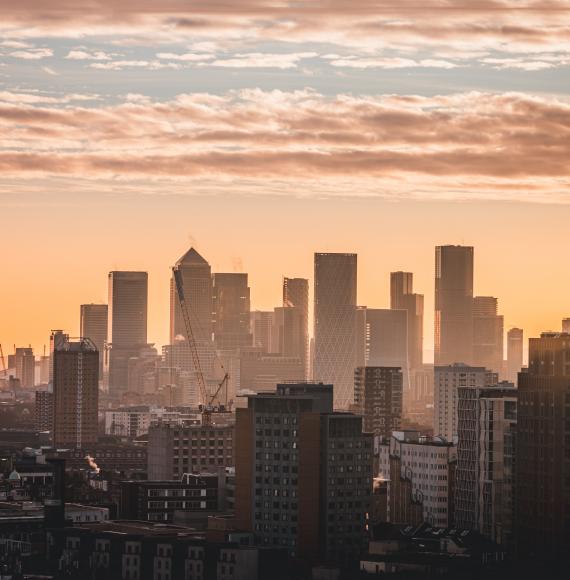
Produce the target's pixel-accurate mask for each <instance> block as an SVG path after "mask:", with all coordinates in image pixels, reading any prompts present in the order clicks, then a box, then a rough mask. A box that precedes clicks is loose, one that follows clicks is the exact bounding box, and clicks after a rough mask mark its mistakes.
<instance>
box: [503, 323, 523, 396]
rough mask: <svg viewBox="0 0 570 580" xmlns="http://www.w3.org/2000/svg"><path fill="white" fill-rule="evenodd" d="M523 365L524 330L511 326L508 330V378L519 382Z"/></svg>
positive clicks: (512, 381) (513, 381)
mask: <svg viewBox="0 0 570 580" xmlns="http://www.w3.org/2000/svg"><path fill="white" fill-rule="evenodd" d="M522 366H523V330H522V328H511V329H510V330H509V332H507V380H508V381H510V382H511V383H514V384H515V385H516V384H517V381H518V374H519V373H520V372H521V369H522Z"/></svg>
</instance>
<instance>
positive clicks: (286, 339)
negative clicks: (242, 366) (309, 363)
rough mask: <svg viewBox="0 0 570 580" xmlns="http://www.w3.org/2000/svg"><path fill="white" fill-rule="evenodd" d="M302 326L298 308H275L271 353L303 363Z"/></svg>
mask: <svg viewBox="0 0 570 580" xmlns="http://www.w3.org/2000/svg"><path fill="white" fill-rule="evenodd" d="M303 325H304V322H303V315H302V312H301V310H300V309H299V308H295V307H291V306H280V307H277V308H275V309H274V311H273V329H272V332H271V338H272V349H271V352H275V353H279V354H282V355H283V356H294V357H297V358H298V359H300V360H301V362H303V363H304V361H305V358H306V355H305V352H306V347H307V342H306V340H305V336H304V332H303ZM303 368H304V364H303ZM303 375H304V371H303Z"/></svg>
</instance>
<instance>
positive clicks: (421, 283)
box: [0, 246, 567, 363]
mask: <svg viewBox="0 0 570 580" xmlns="http://www.w3.org/2000/svg"><path fill="white" fill-rule="evenodd" d="M189 249H190V246H188V247H187V248H186V250H185V251H188V250H189ZM477 250H478V248H477V247H475V258H474V261H475V267H474V272H475V273H474V288H475V292H474V293H475V294H483V293H484V292H486V293H488V294H494V295H497V297H498V298H499V301H500V305H501V313H505V328H504V331H505V340H506V333H507V331H508V330H509V329H510V328H513V327H522V328H523V329H524V331H525V336H527V337H531V336H539V334H540V333H541V332H543V331H548V330H552V331H556V330H560V328H561V323H562V319H563V318H565V317H566V316H565V315H566V313H567V311H565V310H564V309H563V308H564V303H561V309H560V311H557V310H556V309H555V308H554V307H553V305H552V304H548V305H544V307H547V306H548V307H549V310H548V312H549V315H550V316H549V317H547V316H545V315H544V314H543V313H541V315H540V316H539V315H538V313H537V312H533V314H534V316H535V317H536V322H535V321H534V317H531V316H530V314H531V313H529V312H526V311H525V310H524V309H521V310H520V312H521V314H520V315H519V316H517V314H516V313H514V315H513V310H514V309H513V308H512V307H511V308H510V306H512V305H511V304H509V300H508V299H505V298H504V297H503V295H501V294H500V292H499V291H498V289H500V288H501V282H502V281H501V279H499V278H497V279H496V280H490V281H488V282H486V283H485V285H483V284H481V283H480V280H479V279H478V275H477V273H478V272H479V271H480V270H481V269H483V271H485V270H487V269H488V267H485V266H488V265H485V264H483V263H482V257H481V256H480V255H479V254H478V251H477ZM206 252H207V249H206ZM340 252H341V253H342V250H340ZM202 253H204V251H202ZM305 253H306V254H308V256H303V257H304V262H306V258H307V257H308V259H309V260H311V258H312V256H313V254H312V253H311V252H305ZM367 253H368V252H363V254H364V255H366V254H367ZM407 253H408V255H410V254H412V255H413V254H414V248H409V249H408V252H407ZM431 253H432V262H433V248H431ZM357 254H358V253H357ZM421 254H422V255H425V251H422V252H421ZM358 255H359V258H360V256H361V255H362V254H358ZM157 257H158V256H157ZM253 257H254V258H255V256H253ZM220 258H221V259H219V260H211V259H210V258H209V256H208V255H207V253H206V255H205V259H207V260H208V261H209V262H211V264H212V272H215V271H220V272H225V271H227V272H233V271H239V272H244V273H248V274H249V277H250V280H252V281H251V282H250V286H251V288H252V289H251V295H252V300H251V311H252V312H253V311H254V310H264V309H268V308H269V309H272V308H274V307H276V306H279V305H280V304H281V301H282V296H281V294H282V281H283V278H284V277H287V275H289V276H290V275H294V276H298V277H306V278H307V279H309V310H310V317H309V318H310V320H309V333H310V336H313V321H312V314H313V300H314V288H313V278H314V276H313V275H312V273H307V271H306V269H303V271H302V272H301V271H300V270H293V272H292V271H291V268H295V266H290V267H289V268H288V271H287V273H285V272H284V273H283V275H281V276H277V277H276V278H275V279H271V280H268V279H267V276H265V277H264V279H262V280H261V283H260V284H256V281H255V280H253V279H252V276H251V272H247V268H246V265H245V264H244V262H243V259H242V258H241V257H233V258H231V257H228V256H226V257H225V259H224V257H223V256H220ZM360 259H362V258H360ZM488 259H489V260H493V255H490V256H488ZM174 261H175V260H174V259H172V260H170V263H174ZM311 261H312V260H311ZM131 263H132V264H133V265H134V264H135V262H134V261H133V262H131ZM167 263H168V260H167ZM220 263H222V264H225V265H227V268H223V267H222V268H221V269H220V270H217V269H216V266H217V264H220ZM390 263H393V264H397V263H398V261H397V256H392V262H390ZM409 263H410V262H407V263H406V266H407V265H408V264H409ZM139 264H142V260H141V262H139ZM311 266H312V264H311ZM431 268H432V272H431V276H432V279H431V283H430V268H429V266H428V267H426V265H425V264H422V265H420V267H419V269H417V270H415V269H414V268H407V267H406V268H405V269H406V270H409V271H411V272H412V273H413V274H414V278H415V288H416V290H417V291H419V292H420V293H423V294H425V296H426V304H425V307H424V357H425V359H426V360H425V362H428V363H429V362H432V361H433V340H434V308H433V306H434V278H433V276H434V270H433V265H431ZM165 269H166V274H162V273H159V274H158V276H159V277H158V278H157V279H153V278H155V276H156V275H157V274H155V276H153V274H152V272H153V271H152V270H151V269H147V270H145V269H144V268H142V267H141V268H140V271H146V272H148V273H149V304H148V321H149V331H148V334H149V342H150V343H155V344H156V345H164V344H169V333H170V327H169V308H170V302H169V301H170V294H169V287H168V285H169V275H170V274H171V272H169V270H170V267H169V266H168V265H166V266H165ZM312 269H313V268H312V267H311V270H312ZM398 269H404V268H397V267H396V266H395V267H394V268H393V269H392V270H391V271H397V270H398ZM116 270H117V269H116ZM119 271H120V269H119ZM125 271H132V270H125ZM161 271H164V269H163V268H161ZM391 271H386V272H383V271H378V269H377V268H374V267H373V266H372V265H371V266H370V267H369V268H368V269H366V268H365V267H361V269H360V272H359V275H358V287H359V293H358V300H357V302H358V305H362V306H367V307H368V308H389V306H390V273H391ZM155 272H156V270H155ZM108 273H109V272H106V273H104V275H103V278H104V280H103V285H104V286H106V284H105V280H106V278H107V275H108ZM163 275H164V278H165V279H164V280H163V279H162V276H163ZM426 280H427V284H426ZM99 282H100V281H99ZM99 286H101V284H99ZM362 286H364V287H365V291H362V290H361V287H362ZM80 288H81V285H80V284H78V285H77V288H75V287H70V288H69V290H68V291H74V292H76V293H79V292H80ZM258 289H261V290H262V291H263V295H262V296H264V298H261V299H260V298H259V296H260V294H258V292H257V290H258ZM483 289H484V291H483ZM106 290H107V289H106V288H105V294H106ZM153 290H154V292H153ZM521 290H522V291H523V292H524V289H521ZM526 291H528V289H526ZM153 294H154V300H153V296H152V295H153ZM163 294H164V295H163ZM274 294H276V296H275V298H274V300H275V301H274V303H273V304H272V303H271V300H272V298H273V296H274ZM362 295H364V296H369V297H370V298H369V300H368V301H367V300H366V299H362ZM68 296H69V294H68ZM256 298H257V300H256ZM77 299H78V303H77V304H72V303H71V302H68V301H66V306H65V308H63V309H62V312H63V313H64V314H63V316H60V317H59V318H58V320H59V321H61V320H62V318H67V320H68V321H69V322H68V324H67V325H63V324H52V325H51V326H50V328H48V329H47V330H45V331H44V330H43V329H42V327H41V326H40V325H39V322H37V317H36V316H35V315H34V314H35V313H29V314H30V316H32V318H33V320H34V321H36V324H35V325H32V328H34V330H33V331H30V330H29V328H30V326H28V328H27V329H22V330H21V331H19V332H18V330H19V326H18V325H15V326H14V328H16V330H17V332H16V333H14V334H13V336H14V335H15V336H16V337H18V336H20V337H22V338H20V339H19V341H18V340H11V339H10V336H9V335H8V333H6V331H5V330H4V328H5V327H2V328H0V340H1V341H2V342H0V344H3V348H4V351H5V354H8V353H9V352H11V349H12V348H13V347H12V345H13V344H16V346H18V347H20V346H23V345H28V344H31V345H32V348H34V352H35V353H36V354H38V353H40V352H41V351H42V348H43V345H44V344H47V343H49V333H50V332H51V330H53V328H60V327H62V328H63V329H64V330H65V332H68V333H70V334H71V335H73V336H79V335H80V332H79V326H80V317H79V315H78V312H79V306H80V304H83V303H86V302H92V303H95V304H105V303H107V300H106V297H103V298H99V296H98V295H97V294H95V293H94V292H93V291H92V289H88V290H87V291H86V294H84V295H83V294H82V295H79V294H78V297H77ZM261 300H265V302H263V303H262V302H261ZM518 302H519V304H520V296H518ZM509 313H510V314H509ZM10 314H12V315H13V313H11V312H7V313H6V314H5V316H4V319H5V320H10ZM548 318H549V319H550V320H551V326H550V327H546V328H545V325H544V322H543V320H545V319H548ZM54 320H55V318H54ZM524 320H526V321H527V322H526V324H524V323H521V321H524ZM533 329H534V330H533ZM44 335H47V339H43V338H42V337H43V336H44ZM34 336H35V337H36V338H35V340H32V338H33V337H34ZM30 337H32V338H30ZM505 345H506V343H505ZM524 350H525V360H526V351H527V345H526V344H525V345H524ZM505 353H506V350H505Z"/></svg>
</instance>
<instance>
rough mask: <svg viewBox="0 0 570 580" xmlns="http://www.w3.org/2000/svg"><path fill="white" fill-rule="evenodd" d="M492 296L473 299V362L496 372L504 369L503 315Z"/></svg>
mask: <svg viewBox="0 0 570 580" xmlns="http://www.w3.org/2000/svg"><path fill="white" fill-rule="evenodd" d="M497 303H498V300H497V299H496V298H494V297H492V296H475V298H474V299H473V364H474V365H475V366H481V367H485V368H487V369H490V370H492V371H494V372H496V373H502V370H503V317H502V316H500V315H499V314H498V313H497Z"/></svg>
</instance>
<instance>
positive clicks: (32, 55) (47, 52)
mask: <svg viewBox="0 0 570 580" xmlns="http://www.w3.org/2000/svg"><path fill="white" fill-rule="evenodd" d="M8 56H11V57H12V58H21V59H24V60H41V59H43V58H49V57H50V56H53V50H52V49H51V48H29V49H26V50H14V51H13V52H9V53H8Z"/></svg>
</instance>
